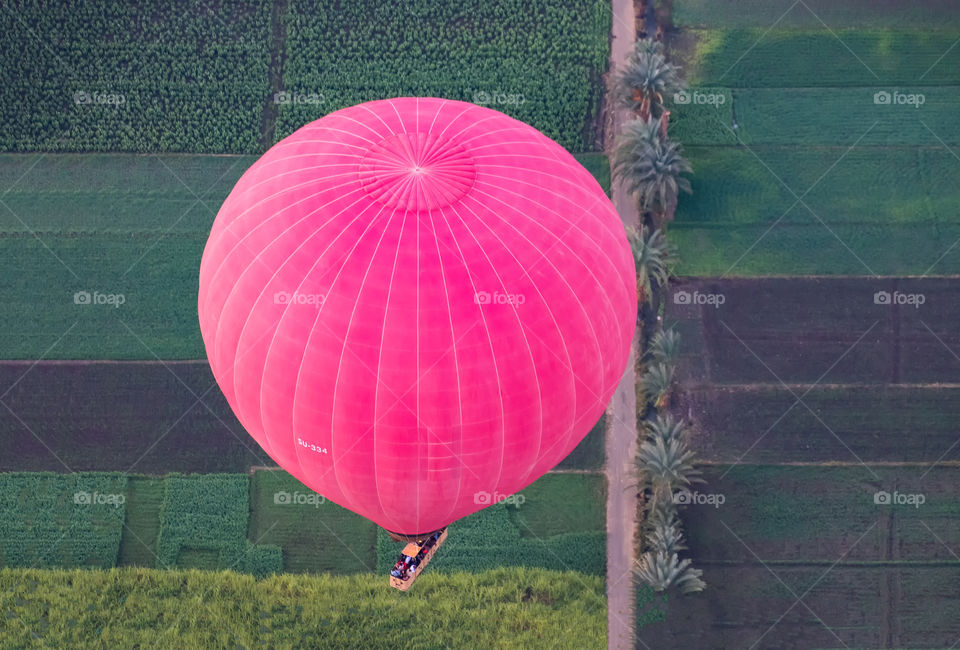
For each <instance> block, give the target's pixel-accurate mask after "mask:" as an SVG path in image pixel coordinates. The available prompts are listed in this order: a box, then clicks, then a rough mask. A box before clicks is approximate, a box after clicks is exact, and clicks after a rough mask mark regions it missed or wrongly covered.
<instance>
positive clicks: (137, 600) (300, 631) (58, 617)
mask: <svg viewBox="0 0 960 650" xmlns="http://www.w3.org/2000/svg"><path fill="white" fill-rule="evenodd" d="M0 608H2V609H3V611H5V612H7V620H8V621H11V619H17V620H18V621H19V622H20V623H22V625H21V624H20V623H13V622H11V623H9V624H7V625H6V626H5V627H3V628H2V631H0V645H3V646H4V647H23V646H27V645H31V644H36V643H38V642H42V643H44V644H46V645H50V646H54V647H89V646H94V645H102V644H105V645H109V646H111V647H136V646H149V647H154V648H183V647H189V648H221V647H234V646H237V645H240V646H243V647H247V648H252V647H259V646H268V647H303V648H321V647H341V648H342V647H358V648H360V647H362V648H396V647H400V646H403V647H423V648H435V647H463V646H465V645H471V646H476V647H482V648H492V647H498V648H518V649H526V648H532V647H540V646H542V645H544V644H546V645H548V646H551V647H556V648H576V649H577V650H579V649H580V648H604V647H606V598H605V596H604V586H603V579H602V578H601V577H599V576H585V575H581V574H577V573H572V572H567V573H559V572H551V571H543V570H538V569H516V568H514V569H498V570H496V571H491V572H487V573H482V574H462V573H461V574H456V575H442V574H438V573H432V572H431V573H429V574H428V575H424V576H423V577H422V578H420V579H419V580H418V581H417V584H416V586H415V588H414V589H412V590H411V591H410V592H409V593H406V594H400V593H398V592H396V591H395V590H392V589H390V588H389V587H388V586H387V581H386V578H384V577H383V576H370V575H356V576H289V575H285V576H278V577H272V578H268V579H265V580H259V581H258V580H255V579H254V578H252V577H251V576H244V575H237V574H234V573H229V572H223V573H210V572H203V571H156V570H150V569H122V570H113V571H109V572H105V571H40V570H23V571H15V570H9V569H3V570H0Z"/></svg>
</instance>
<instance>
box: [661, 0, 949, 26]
mask: <svg viewBox="0 0 960 650" xmlns="http://www.w3.org/2000/svg"><path fill="white" fill-rule="evenodd" d="M804 5H805V6H804ZM821 21H822V22H821ZM775 23H776V24H777V26H778V27H779V28H786V27H797V26H802V27H823V24H824V23H826V24H827V25H829V26H830V27H831V28H834V29H835V28H837V27H881V26H882V27H900V28H902V27H904V26H909V27H913V26H916V27H920V26H923V27H927V28H928V29H929V28H934V29H937V28H943V27H945V26H947V25H954V26H956V25H960V4H958V3H957V0H925V2H923V3H913V2H878V1H877V0H844V1H843V2H836V0H804V2H803V3H802V4H800V3H797V2H795V0H676V1H675V2H673V24H674V25H677V26H694V27H713V28H716V27H724V26H730V27H732V26H756V27H762V28H764V29H766V28H768V27H770V26H771V25H773V24H775Z"/></svg>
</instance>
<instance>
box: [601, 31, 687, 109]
mask: <svg viewBox="0 0 960 650" xmlns="http://www.w3.org/2000/svg"><path fill="white" fill-rule="evenodd" d="M615 83H616V95H617V98H618V100H619V101H620V103H621V104H623V105H624V106H625V107H627V108H629V109H630V110H632V111H634V112H636V113H637V114H638V115H639V116H640V118H641V119H642V120H644V121H646V120H648V119H650V118H651V117H653V118H655V119H659V118H660V115H661V114H662V113H663V96H664V94H668V93H672V92H676V91H678V90H680V89H681V88H682V87H683V82H682V81H681V79H680V68H678V67H677V66H675V65H673V64H672V63H668V62H667V59H666V57H665V56H664V55H663V46H662V45H661V44H659V43H656V41H651V40H650V39H646V38H641V39H639V40H637V43H636V45H635V46H634V50H633V53H632V54H631V55H630V58H629V59H628V60H627V64H626V65H625V66H624V68H623V70H622V71H621V72H620V73H619V74H618V75H617V77H616V82H615Z"/></svg>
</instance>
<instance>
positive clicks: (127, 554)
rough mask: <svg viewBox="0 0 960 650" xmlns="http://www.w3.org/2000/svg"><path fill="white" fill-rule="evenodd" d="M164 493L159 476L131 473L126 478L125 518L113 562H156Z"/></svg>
mask: <svg viewBox="0 0 960 650" xmlns="http://www.w3.org/2000/svg"><path fill="white" fill-rule="evenodd" d="M164 493H165V490H164V479H162V478H153V477H150V476H131V477H130V478H129V479H128V480H127V520H126V521H125V522H124V526H123V535H122V536H121V537H120V556H119V558H118V559H117V565H119V566H141V567H153V566H156V564H157V538H158V537H159V536H160V510H161V508H162V507H163V498H164Z"/></svg>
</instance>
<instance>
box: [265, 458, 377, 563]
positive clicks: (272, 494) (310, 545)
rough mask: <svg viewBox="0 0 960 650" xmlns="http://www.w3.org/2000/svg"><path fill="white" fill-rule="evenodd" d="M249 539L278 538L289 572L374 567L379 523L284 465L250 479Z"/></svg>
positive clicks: (270, 540) (271, 541)
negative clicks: (319, 490) (328, 495)
mask: <svg viewBox="0 0 960 650" xmlns="http://www.w3.org/2000/svg"><path fill="white" fill-rule="evenodd" d="M250 490H251V493H250V530H249V532H248V534H247V537H248V539H251V540H256V541H257V543H258V544H275V545H277V546H279V547H280V548H281V549H282V551H283V570H284V571H285V572H288V573H319V572H329V573H360V572H364V571H373V569H374V565H375V557H376V539H377V532H376V526H375V525H374V524H373V523H372V522H371V521H369V520H367V519H364V518H363V517H361V516H360V515H358V514H355V513H353V512H350V511H349V510H347V509H346V508H341V507H340V506H338V505H337V504H335V503H331V502H329V501H326V500H325V499H324V498H323V497H321V496H319V495H317V494H316V493H315V492H313V491H312V490H310V489H309V488H306V487H304V486H303V484H302V483H300V481H298V480H297V479H295V478H294V477H292V476H290V475H289V474H287V473H286V472H284V471H280V470H275V471H273V470H260V471H257V472H254V473H253V477H252V478H251V480H250Z"/></svg>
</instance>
